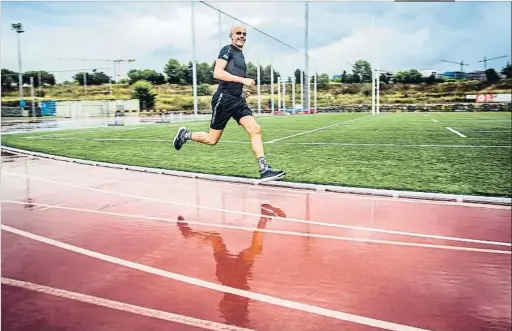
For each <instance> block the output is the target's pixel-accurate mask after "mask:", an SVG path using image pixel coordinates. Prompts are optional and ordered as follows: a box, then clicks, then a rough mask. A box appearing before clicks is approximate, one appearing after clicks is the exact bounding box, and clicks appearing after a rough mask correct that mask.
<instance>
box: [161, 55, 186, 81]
mask: <svg viewBox="0 0 512 331" xmlns="http://www.w3.org/2000/svg"><path fill="white" fill-rule="evenodd" d="M164 72H165V74H166V75H167V82H169V84H185V78H186V75H187V67H185V66H183V65H182V64H181V63H180V62H179V61H178V60H176V59H170V60H169V62H167V64H166V65H165V68H164ZM190 83H192V81H191V82H190Z"/></svg>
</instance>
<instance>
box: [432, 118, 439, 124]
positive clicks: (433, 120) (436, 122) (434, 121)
mask: <svg viewBox="0 0 512 331" xmlns="http://www.w3.org/2000/svg"><path fill="white" fill-rule="evenodd" d="M431 120H432V121H433V122H436V123H439V121H438V120H435V119H433V118H431Z"/></svg>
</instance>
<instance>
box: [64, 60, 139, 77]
mask: <svg viewBox="0 0 512 331" xmlns="http://www.w3.org/2000/svg"><path fill="white" fill-rule="evenodd" d="M59 60H66V61H92V62H112V64H113V69H114V79H116V78H117V71H118V66H119V64H120V63H121V62H135V60H134V59H73V58H59Z"/></svg>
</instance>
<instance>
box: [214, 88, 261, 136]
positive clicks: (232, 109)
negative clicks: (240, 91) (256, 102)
mask: <svg viewBox="0 0 512 331" xmlns="http://www.w3.org/2000/svg"><path fill="white" fill-rule="evenodd" d="M244 116H252V111H251V108H249V106H248V105H247V102H245V99H244V98H242V97H235V96H232V95H230V94H227V93H225V92H218V91H217V92H215V94H214V95H213V97H212V120H211V122H210V128H212V129H214V130H224V128H225V127H226V125H227V124H228V121H229V120H230V119H231V117H233V118H234V119H235V121H236V122H237V123H238V124H240V119H241V118H242V117H244Z"/></svg>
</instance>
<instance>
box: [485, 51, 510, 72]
mask: <svg viewBox="0 0 512 331" xmlns="http://www.w3.org/2000/svg"><path fill="white" fill-rule="evenodd" d="M504 57H508V55H503V56H498V57H493V58H492V59H488V58H487V57H485V56H484V59H483V60H482V61H478V62H477V63H480V62H483V63H484V70H487V61H492V60H496V59H502V58H504Z"/></svg>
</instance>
